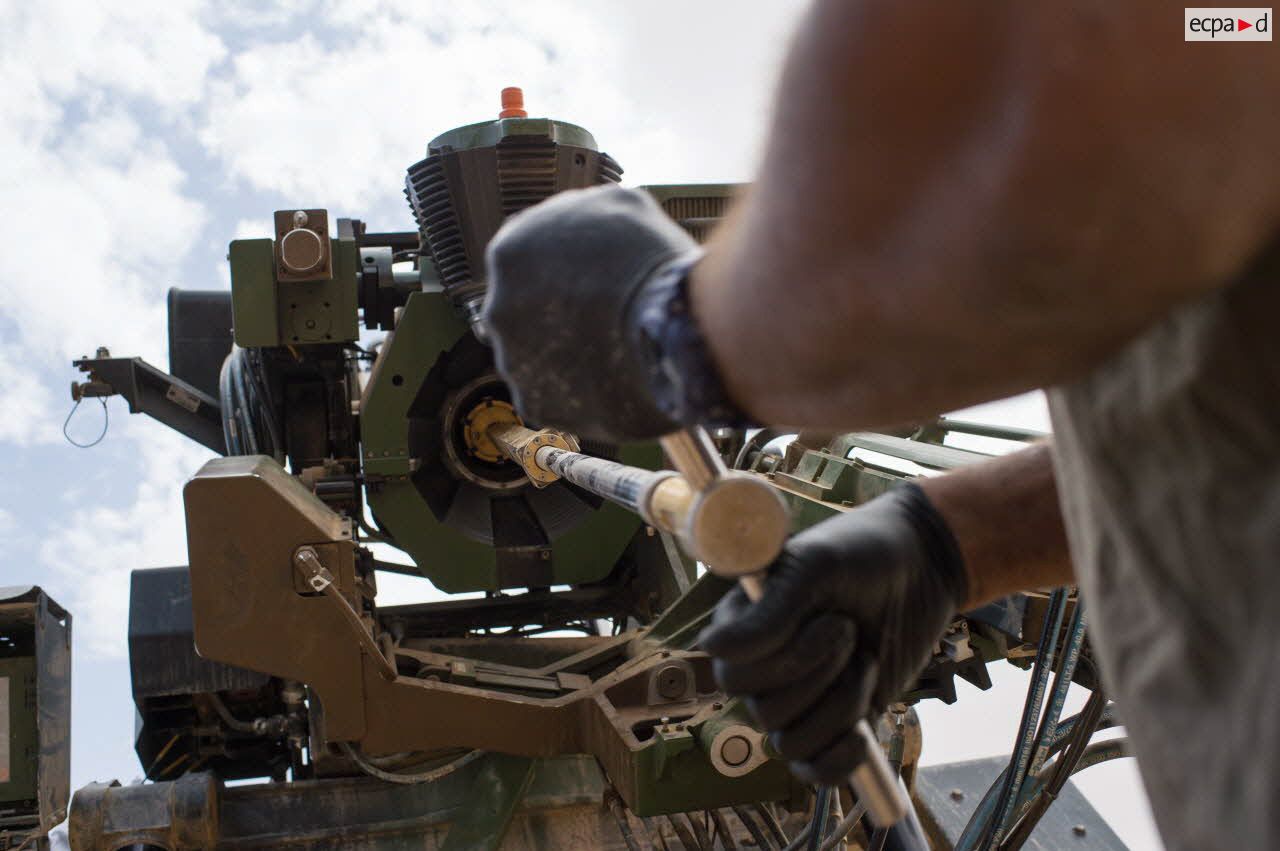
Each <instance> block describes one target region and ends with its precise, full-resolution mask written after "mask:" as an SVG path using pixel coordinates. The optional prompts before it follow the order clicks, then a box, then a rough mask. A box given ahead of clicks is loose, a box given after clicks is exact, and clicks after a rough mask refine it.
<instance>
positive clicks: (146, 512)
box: [40, 419, 212, 658]
mask: <svg viewBox="0 0 1280 851" xmlns="http://www.w3.org/2000/svg"><path fill="white" fill-rule="evenodd" d="M112 437H113V438H119V437H125V438H126V439H131V440H134V441H136V442H137V443H138V445H139V446H140V447H141V448H142V451H140V452H139V453H138V455H137V466H136V467H135V468H132V469H131V472H133V473H135V474H136V475H137V476H138V485H137V489H136V491H135V494H134V498H133V500H132V503H131V504H129V505H127V506H125V507H122V508H117V507H111V506H104V505H95V504H93V503H91V502H90V503H81V504H80V505H79V506H76V507H75V508H73V509H69V510H68V513H67V516H65V517H61V518H58V521H57V523H56V524H54V525H55V526H56V528H57V529H58V530H59V531H58V532H57V534H56V535H51V536H50V537H49V538H48V539H47V540H46V541H45V543H44V544H43V545H42V546H41V548H40V560H41V562H43V563H44V564H45V565H46V567H47V568H48V570H49V571H50V572H51V573H52V574H53V575H54V576H55V577H56V578H57V580H59V581H60V583H61V585H62V587H64V588H68V589H70V598H69V599H62V600H60V602H61V603H62V604H63V605H65V606H66V607H67V608H68V609H69V610H71V611H72V612H73V613H74V614H75V617H76V630H77V632H78V634H79V635H80V637H81V639H82V640H81V642H80V643H79V646H80V647H81V648H85V649H86V650H87V651H88V653H89V655H91V656H94V657H99V656H100V657H104V658H123V657H124V656H125V654H126V653H127V647H126V644H125V637H126V633H125V629H126V625H127V624H128V613H129V574H130V572H132V571H133V570H134V569H135V568H144V567H162V566H166V565H176V564H186V563H187V546H186V521H185V516H184V514H183V508H182V486H183V484H184V483H185V481H186V480H187V479H188V478H189V477H190V476H191V475H192V474H193V473H194V472H195V471H196V470H198V469H199V468H200V466H201V465H202V464H203V463H204V462H205V461H206V460H208V459H209V458H211V457H212V454H211V453H210V452H209V451H208V450H206V449H204V448H202V447H199V446H197V445H195V444H193V443H192V442H191V441H189V440H187V439H186V438H184V437H180V436H179V435H178V434H176V433H175V432H171V431H168V430H167V429H164V428H161V427H160V426H158V425H156V424H153V423H150V422H146V421H144V420H141V419H130V420H125V421H124V422H123V423H119V424H118V425H117V426H113V431H112ZM64 596H65V592H64Z"/></svg>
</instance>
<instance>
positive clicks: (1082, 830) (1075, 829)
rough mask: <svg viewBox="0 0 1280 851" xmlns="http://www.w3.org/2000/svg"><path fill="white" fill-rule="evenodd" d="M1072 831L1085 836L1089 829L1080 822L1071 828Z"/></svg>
mask: <svg viewBox="0 0 1280 851" xmlns="http://www.w3.org/2000/svg"><path fill="white" fill-rule="evenodd" d="M1071 832H1072V833H1074V834H1075V835H1076V836H1084V835H1085V834H1087V833H1088V832H1089V831H1088V830H1086V829H1085V826H1084V825H1082V824H1078V825H1076V826H1075V827H1073V828H1071Z"/></svg>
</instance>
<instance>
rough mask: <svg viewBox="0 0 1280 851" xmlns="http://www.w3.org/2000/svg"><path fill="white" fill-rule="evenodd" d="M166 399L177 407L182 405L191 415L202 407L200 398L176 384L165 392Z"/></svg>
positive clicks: (171, 385)
mask: <svg viewBox="0 0 1280 851" xmlns="http://www.w3.org/2000/svg"><path fill="white" fill-rule="evenodd" d="M164 396H165V398H166V399H168V400H169V401H170V402H173V403H174V404H175V405H181V406H182V407H184V408H186V409H187V410H188V411H190V412H191V413H193V414H194V413H195V412H196V410H197V409H199V407H200V398H199V397H198V396H196V395H195V394H193V393H188V392H187V391H186V390H183V389H182V388H181V387H179V386H178V385H176V384H170V385H169V389H168V390H167V391H165V394H164Z"/></svg>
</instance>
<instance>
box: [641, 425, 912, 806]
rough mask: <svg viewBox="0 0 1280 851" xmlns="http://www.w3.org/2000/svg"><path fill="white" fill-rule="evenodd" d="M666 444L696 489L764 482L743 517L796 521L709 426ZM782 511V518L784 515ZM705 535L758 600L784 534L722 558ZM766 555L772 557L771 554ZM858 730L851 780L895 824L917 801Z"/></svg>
mask: <svg viewBox="0 0 1280 851" xmlns="http://www.w3.org/2000/svg"><path fill="white" fill-rule="evenodd" d="M662 448H663V449H664V450H665V451H666V453H667V456H668V457H669V458H670V459H671V463H672V465H673V466H674V467H675V468H676V470H677V471H679V473H680V474H681V475H682V476H683V477H684V479H685V481H687V482H688V483H689V486H690V488H691V489H692V490H693V493H694V494H695V495H707V496H709V495H710V494H712V493H713V492H714V491H715V490H716V489H717V488H719V487H720V486H721V483H723V482H725V481H729V480H732V481H734V482H735V483H736V486H737V487H739V488H743V487H747V484H746V483H747V482H757V483H758V487H759V488H762V489H766V490H768V491H769V493H770V495H771V496H772V500H766V499H756V500H752V503H753V508H755V509H756V513H755V514H754V515H753V516H741V515H740V517H741V520H740V522H747V523H751V524H753V525H755V524H763V526H764V527H765V528H767V529H770V530H776V529H781V530H782V538H785V536H786V530H787V528H788V526H789V525H790V524H789V522H788V518H787V508H786V505H785V503H783V501H782V498H781V497H780V496H779V495H778V493H777V492H776V491H775V490H774V489H773V487H772V486H771V485H769V484H767V483H766V482H764V481H763V480H761V479H757V478H755V477H748V476H740V475H734V474H731V472H730V471H729V470H728V469H727V468H726V467H725V465H724V462H723V461H722V460H721V458H720V454H719V453H718V452H717V451H716V449H715V445H714V444H712V442H711V438H710V436H709V435H708V434H707V433H706V431H705V430H703V429H702V428H691V429H683V430H681V431H678V432H674V433H672V434H669V435H666V436H665V437H663V438H662ZM770 506H773V508H774V509H776V512H780V515H778V514H775V516H772V517H770V516H761V514H760V511H761V510H766V514H767V510H768V509H769V507H770ZM779 517H780V518H781V519H780V520H779ZM740 532H741V529H734V528H729V529H726V528H724V527H723V526H722V527H720V528H718V529H715V530H714V533H715V534H716V535H718V536H723V535H726V534H729V535H732V534H735V533H740ZM703 537H704V540H703V541H701V542H698V541H697V540H695V541H694V542H693V543H694V547H693V549H694V555H695V556H696V557H697V558H699V560H701V561H703V562H704V563H706V565H707V569H708V570H710V571H711V572H712V573H715V574H717V575H720V576H724V577H726V578H736V579H737V580H738V581H739V582H740V583H741V584H742V590H743V591H745V592H746V594H747V597H748V598H749V599H750V600H751V601H752V602H755V601H756V600H759V599H760V598H761V597H763V596H764V591H765V578H766V577H765V570H764V569H763V568H764V567H765V566H766V565H768V564H769V563H771V562H772V561H773V559H774V558H775V557H776V556H777V554H778V552H779V551H780V550H781V548H782V540H781V539H780V540H778V541H777V542H776V545H772V546H771V547H768V548H766V549H771V551H769V552H763V551H762V552H758V553H755V554H754V557H752V558H745V559H741V560H730V561H729V562H726V561H724V560H721V561H719V562H717V561H714V560H710V559H706V558H703V556H702V555H700V554H699V552H700V551H702V552H706V551H707V550H714V549H716V548H715V547H711V546H708V544H710V543H711V542H710V541H707V540H705V534H704V536H703ZM699 543H701V546H699ZM766 555H767V558H766V557H765V556H766ZM854 733H855V734H856V735H858V736H859V737H861V738H862V742H863V745H864V750H865V751H866V754H867V758H866V760H865V761H864V762H863V763H862V764H861V765H859V766H858V767H857V768H855V769H854V770H853V774H852V776H851V777H850V778H849V782H850V783H851V784H852V785H853V789H854V792H855V793H857V795H858V800H859V802H861V803H862V804H863V805H864V806H865V807H866V808H867V815H868V816H870V818H871V821H872V823H874V824H875V826H876V827H884V828H888V827H892V826H893V825H895V824H897V823H898V822H899V821H901V820H902V819H903V817H904V816H906V814H907V810H908V809H909V807H910V806H911V803H910V801H909V800H908V799H907V796H906V792H905V791H904V790H903V789H902V786H901V785H900V784H899V783H898V780H897V778H896V777H895V776H894V773H893V770H892V769H890V768H889V763H888V761H887V760H886V759H885V757H884V752H883V751H881V750H880V743H879V742H878V741H876V737H875V734H874V733H873V732H872V731H871V725H870V724H868V723H867V722H866V721H865V720H859V721H858V723H857V724H856V725H855V726H854Z"/></svg>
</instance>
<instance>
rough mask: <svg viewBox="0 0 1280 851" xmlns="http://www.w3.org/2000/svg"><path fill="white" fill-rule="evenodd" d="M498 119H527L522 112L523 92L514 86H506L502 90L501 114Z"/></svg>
mask: <svg viewBox="0 0 1280 851" xmlns="http://www.w3.org/2000/svg"><path fill="white" fill-rule="evenodd" d="M498 117H499V118H528V117H529V113H527V112H525V111H524V92H523V91H521V90H520V89H519V88H518V87H516V86H507V87H506V88H505V89H503V90H502V112H499V113H498Z"/></svg>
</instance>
